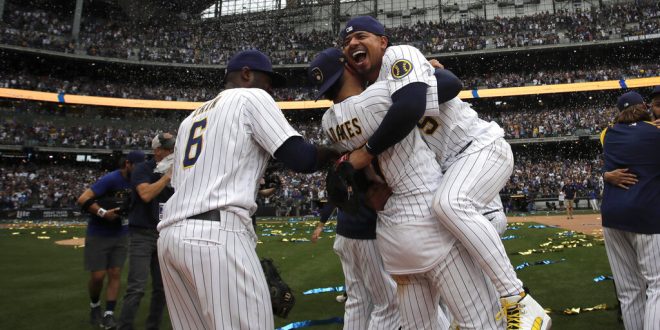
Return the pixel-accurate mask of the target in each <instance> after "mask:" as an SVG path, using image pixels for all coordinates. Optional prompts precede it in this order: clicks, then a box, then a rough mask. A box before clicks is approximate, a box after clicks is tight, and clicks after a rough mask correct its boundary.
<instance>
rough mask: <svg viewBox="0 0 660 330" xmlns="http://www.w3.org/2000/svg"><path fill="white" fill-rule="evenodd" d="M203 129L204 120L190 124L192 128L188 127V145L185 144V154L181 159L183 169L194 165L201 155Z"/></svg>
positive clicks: (204, 125) (204, 127)
mask: <svg viewBox="0 0 660 330" xmlns="http://www.w3.org/2000/svg"><path fill="white" fill-rule="evenodd" d="M205 129H206V118H204V119H202V120H199V121H196V122H195V123H193V124H192V127H190V133H188V143H186V153H185V155H184V157H183V167H184V168H185V167H190V166H193V165H195V162H197V158H198V157H199V155H200V154H201V153H202V146H203V145H204V130H205ZM193 150H194V151H193ZM191 154H192V155H191Z"/></svg>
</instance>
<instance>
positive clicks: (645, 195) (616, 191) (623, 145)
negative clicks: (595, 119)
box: [601, 122, 660, 234]
mask: <svg viewBox="0 0 660 330" xmlns="http://www.w3.org/2000/svg"><path fill="white" fill-rule="evenodd" d="M601 142H602V143H603V154H604V159H605V171H612V170H614V169H617V168H628V169H629V170H630V172H632V173H634V174H635V175H637V179H638V182H637V183H636V184H634V185H632V186H630V188H629V189H628V190H626V189H622V188H619V187H616V186H613V185H611V184H609V183H605V189H604V191H603V205H602V207H601V212H602V216H603V226H604V227H608V228H614V229H619V230H625V231H629V232H635V233H642V234H658V233H660V129H658V128H656V127H655V126H653V125H652V124H651V123H648V122H637V123H632V124H615V125H614V126H612V127H609V128H607V129H606V130H605V131H603V133H602V134H601Z"/></svg>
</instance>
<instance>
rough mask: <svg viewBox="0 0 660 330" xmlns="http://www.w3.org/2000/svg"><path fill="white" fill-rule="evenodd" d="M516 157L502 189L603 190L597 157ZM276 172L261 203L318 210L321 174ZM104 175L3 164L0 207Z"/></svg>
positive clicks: (56, 196)
mask: <svg viewBox="0 0 660 330" xmlns="http://www.w3.org/2000/svg"><path fill="white" fill-rule="evenodd" d="M515 156H516V164H515V169H514V172H513V174H512V175H511V179H510V181H509V182H508V183H507V185H506V187H505V188H504V189H503V190H502V191H501V193H502V194H505V195H516V194H522V195H525V196H528V198H530V199H541V198H556V197H557V195H558V193H559V191H560V190H561V187H562V186H563V185H564V184H566V183H569V182H572V183H574V184H575V185H576V186H577V195H578V196H579V197H580V198H585V196H587V195H588V194H589V192H590V191H591V190H592V189H593V190H595V191H596V192H598V193H599V192H600V189H601V188H602V186H603V183H602V179H601V178H602V176H601V172H600V168H601V161H600V159H599V158H598V157H594V158H592V159H562V158H561V157H555V158H553V159H547V160H544V161H539V159H535V158H532V157H526V156H521V155H519V154H517V155H515ZM277 173H278V175H279V176H280V178H281V181H282V186H281V188H280V189H278V190H277V192H276V193H275V194H274V195H272V196H270V197H267V198H263V199H261V200H260V201H259V204H260V205H263V206H269V207H275V208H276V210H277V211H276V212H277V214H278V215H281V216H297V215H306V214H311V213H312V212H315V211H316V210H317V208H318V201H319V200H324V198H325V175H324V174H323V173H316V174H308V175H307V174H298V173H293V172H291V171H279V172H277ZM102 174H103V171H101V170H100V169H98V167H72V166H69V165H48V166H43V165H42V166H35V165H34V164H30V163H28V164H20V165H7V164H3V165H0V210H16V209H22V208H33V207H37V208H39V207H43V208H76V198H77V197H78V196H79V195H80V193H82V191H83V190H84V189H85V188H86V187H88V186H89V184H91V183H93V182H94V181H95V180H96V179H97V178H98V177H99V176H101V175H102Z"/></svg>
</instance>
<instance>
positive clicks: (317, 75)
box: [312, 67, 323, 84]
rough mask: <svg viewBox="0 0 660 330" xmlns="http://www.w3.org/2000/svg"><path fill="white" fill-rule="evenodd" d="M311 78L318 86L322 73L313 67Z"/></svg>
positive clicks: (321, 79) (321, 80)
mask: <svg viewBox="0 0 660 330" xmlns="http://www.w3.org/2000/svg"><path fill="white" fill-rule="evenodd" d="M312 77H314V80H316V83H317V84H320V83H322V82H323V72H322V71H321V69H319V67H315V68H313V69H312Z"/></svg>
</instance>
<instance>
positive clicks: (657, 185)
mask: <svg viewBox="0 0 660 330" xmlns="http://www.w3.org/2000/svg"><path fill="white" fill-rule="evenodd" d="M640 99H642V97H641V96H640V95H639V94H637V93H636V92H628V93H626V94H624V95H622V96H621V97H620V98H619V100H618V101H619V102H617V103H618V107H619V109H620V110H621V112H620V113H619V115H618V116H617V118H616V120H615V124H614V125H613V126H611V127H608V128H606V129H605V130H604V131H603V133H602V134H601V143H602V144H603V156H604V161H605V166H604V167H605V170H610V171H611V170H613V169H616V168H623V167H624V166H625V167H626V168H628V169H629V170H630V172H631V173H634V174H636V176H637V180H638V182H637V183H636V184H634V185H631V186H630V187H619V186H617V185H613V184H612V183H610V182H608V181H606V183H605V187H604V191H603V202H602V205H601V214H602V217H603V235H604V237H605V249H606V251H607V257H608V260H609V262H610V266H611V268H612V274H613V276H614V281H615V282H616V292H617V297H618V299H619V302H620V304H621V311H622V316H623V323H624V326H625V328H626V329H657V328H658V325H660V283H659V282H658V279H659V278H660V262H659V261H658V251H660V223H659V222H658V219H660V209H658V207H657V205H658V203H660V153H658V152H657V150H659V149H660V129H658V128H657V127H656V126H654V124H653V123H652V122H651V120H652V118H651V115H650V114H649V112H648V111H647V109H646V107H645V106H640V105H639V103H638V102H639V100H640ZM642 105H643V102H642ZM649 151H652V152H649Z"/></svg>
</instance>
